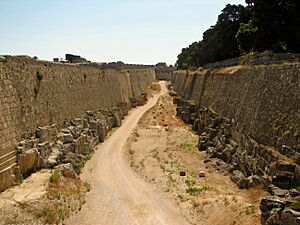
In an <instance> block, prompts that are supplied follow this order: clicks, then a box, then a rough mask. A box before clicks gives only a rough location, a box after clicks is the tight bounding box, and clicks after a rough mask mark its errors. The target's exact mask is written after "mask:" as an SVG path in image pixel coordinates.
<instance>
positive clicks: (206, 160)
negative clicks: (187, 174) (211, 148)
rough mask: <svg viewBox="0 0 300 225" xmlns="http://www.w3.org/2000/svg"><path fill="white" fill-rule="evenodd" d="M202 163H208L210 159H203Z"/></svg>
mask: <svg viewBox="0 0 300 225" xmlns="http://www.w3.org/2000/svg"><path fill="white" fill-rule="evenodd" d="M203 162H204V163H209V162H211V159H204V160H203Z"/></svg>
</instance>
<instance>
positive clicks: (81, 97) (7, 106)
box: [0, 57, 155, 189]
mask: <svg viewBox="0 0 300 225" xmlns="http://www.w3.org/2000/svg"><path fill="white" fill-rule="evenodd" d="M154 79H155V70H154V69H153V68H142V69H128V70H115V69H97V68H94V67H82V66H77V65H67V64H65V65H64V64H59V63H49V62H44V61H36V60H33V59H31V58H28V57H5V58H1V61H0V184H1V183H6V184H7V185H8V186H9V182H7V176H4V174H8V173H9V172H7V171H8V170H12V169H13V168H14V165H15V163H16V144H17V143H18V142H19V141H20V140H21V139H26V138H29V137H31V136H32V135H34V134H35V132H36V129H37V127H42V126H47V125H51V124H58V125H59V126H61V125H62V124H63V122H64V121H65V120H70V119H73V118H76V117H80V116H82V115H83V114H84V113H85V112H86V111H94V110H98V109H101V108H104V107H112V106H118V105H120V104H121V103H126V102H129V101H130V99H132V98H135V97H138V96H140V95H142V94H143V93H144V92H146V89H147V86H148V85H149V84H150V83H151V82H152V81H154ZM2 180H3V182H2ZM0 189H3V187H0Z"/></svg>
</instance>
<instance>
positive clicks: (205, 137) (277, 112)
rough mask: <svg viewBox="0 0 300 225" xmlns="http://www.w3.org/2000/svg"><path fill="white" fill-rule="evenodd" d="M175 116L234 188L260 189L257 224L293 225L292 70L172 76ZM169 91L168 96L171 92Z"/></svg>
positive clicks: (298, 88)
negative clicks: (216, 161) (217, 162)
mask: <svg viewBox="0 0 300 225" xmlns="http://www.w3.org/2000/svg"><path fill="white" fill-rule="evenodd" d="M172 82H173V85H174V89H175V90H176V91H177V94H178V96H177V97H174V102H175V103H176V104H177V115H178V116H179V117H181V118H182V119H183V120H184V121H185V122H186V123H189V124H192V125H193V129H194V130H195V131H196V132H197V133H198V135H199V143H198V149H199V150H200V151H206V153H207V156H208V157H210V158H218V159H221V160H222V161H223V163H224V162H225V164H226V165H227V166H224V167H223V168H224V169H226V170H228V172H230V178H231V179H232V181H234V182H235V183H236V184H237V185H238V186H239V187H240V188H251V187H254V186H257V185H263V186H264V187H265V188H266V190H268V191H269V193H270V194H271V195H272V196H268V197H265V198H263V199H262V201H261V205H260V209H261V210H262V217H261V221H262V224H264V225H265V224H269V225H271V224H274V225H275V224H276V225H279V224H280V225H283V224H291V225H298V224H299V222H300V212H299V203H300V197H299V196H300V192H299V191H300V189H299V187H300V166H299V165H300V136H299V131H300V127H299V126H300V104H299V102H300V65H299V64H291V65H281V66H280V65H274V66H256V67H254V66H252V67H243V68H227V69H221V70H210V71H205V72H194V73H191V72H188V71H186V72H183V71H178V72H176V73H174V75H173V78H172ZM173 94H174V93H173Z"/></svg>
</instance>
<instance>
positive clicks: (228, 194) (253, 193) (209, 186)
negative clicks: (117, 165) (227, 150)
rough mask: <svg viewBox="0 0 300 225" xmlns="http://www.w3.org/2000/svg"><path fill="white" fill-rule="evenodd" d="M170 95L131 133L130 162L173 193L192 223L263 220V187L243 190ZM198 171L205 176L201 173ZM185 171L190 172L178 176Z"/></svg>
mask: <svg viewBox="0 0 300 225" xmlns="http://www.w3.org/2000/svg"><path fill="white" fill-rule="evenodd" d="M175 113H176V107H175V106H174V105H173V104H172V98H171V97H170V96H169V95H163V96H162V97H160V99H159V101H158V103H157V105H156V106H155V107H153V108H152V109H151V110H149V111H148V112H147V113H145V115H144V116H143V117H142V118H141V120H140V122H139V125H138V127H137V128H136V129H135V130H134V132H133V133H132V135H131V136H130V137H129V139H128V141H127V144H126V148H127V155H128V161H129V162H128V163H129V164H130V165H131V167H132V169H133V170H135V171H136V173H137V174H138V175H139V176H140V177H141V178H143V179H144V180H145V181H147V182H148V183H149V184H152V185H153V186H155V187H156V188H157V189H158V190H160V191H161V192H165V193H166V194H167V197H168V198H169V199H175V200H176V202H177V205H178V209H180V211H181V213H182V214H184V216H185V218H186V220H187V221H188V222H189V223H190V224H197V225H234V224H236V225H256V224H260V215H259V200H260V197H262V196H264V195H265V194H266V193H265V192H264V191H263V190H262V189H261V188H256V189H251V190H240V189H238V187H237V186H236V185H235V184H234V183H233V182H231V180H230V179H229V177H228V174H227V173H226V170H225V169H224V163H222V161H219V160H208V162H206V163H204V159H205V158H206V155H205V153H203V152H202V153H201V152H199V151H198V150H197V148H196V144H197V141H198V137H197V136H196V135H195V134H194V133H193V132H192V130H191V128H190V127H189V126H187V125H185V124H184V123H183V122H182V121H181V120H179V119H177V118H176V117H175ZM200 171H203V172H204V173H205V177H199V173H200ZM180 172H186V176H180Z"/></svg>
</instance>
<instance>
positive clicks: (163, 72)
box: [155, 67, 175, 80]
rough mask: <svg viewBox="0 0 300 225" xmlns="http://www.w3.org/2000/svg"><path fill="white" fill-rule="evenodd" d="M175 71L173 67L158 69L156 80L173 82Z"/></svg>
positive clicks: (156, 70) (156, 69)
mask: <svg viewBox="0 0 300 225" xmlns="http://www.w3.org/2000/svg"><path fill="white" fill-rule="evenodd" d="M174 70H175V69H174V68H173V67H156V68H155V73H156V78H157V79H158V80H171V78H172V73H173V72H174Z"/></svg>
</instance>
